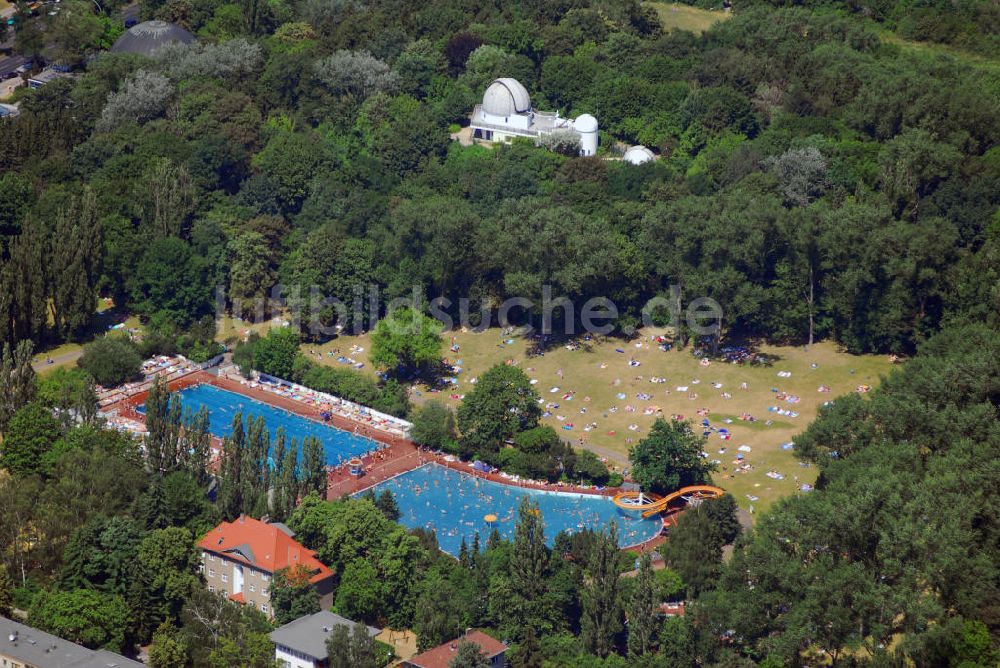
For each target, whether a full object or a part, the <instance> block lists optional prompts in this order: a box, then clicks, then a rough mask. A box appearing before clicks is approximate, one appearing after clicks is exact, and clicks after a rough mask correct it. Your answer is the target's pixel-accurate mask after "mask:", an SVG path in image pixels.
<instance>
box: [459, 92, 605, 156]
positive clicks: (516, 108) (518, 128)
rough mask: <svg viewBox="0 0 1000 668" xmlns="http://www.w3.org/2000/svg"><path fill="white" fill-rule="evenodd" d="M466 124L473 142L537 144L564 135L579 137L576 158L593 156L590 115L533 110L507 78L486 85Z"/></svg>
mask: <svg viewBox="0 0 1000 668" xmlns="http://www.w3.org/2000/svg"><path fill="white" fill-rule="evenodd" d="M469 121H470V122H469V125H470V127H471V128H472V136H473V138H474V139H479V140H483V141H488V142H494V143H496V142H510V141H511V140H512V139H513V138H514V137H526V138H528V139H534V140H536V141H537V140H538V139H540V138H542V137H544V136H545V135H548V134H551V133H553V132H556V131H566V132H573V133H576V134H577V135H579V137H580V155H584V156H587V155H594V154H596V153H597V119H596V118H594V117H593V116H591V115H590V114H582V115H581V116H578V117H577V118H575V119H573V118H562V117H561V116H560V115H559V112H558V111H538V110H537V109H533V108H532V106H531V96H530V95H528V89H526V88H525V87H524V86H522V85H521V83H520V82H519V81H518V80H517V79H512V78H510V77H502V78H500V79H496V80H494V81H493V83H491V84H490V85H489V87H488V88H487V89H486V92H485V93H484V94H483V101H482V103H481V104H477V105H476V106H475V108H474V109H473V110H472V116H471V117H470V119H469Z"/></svg>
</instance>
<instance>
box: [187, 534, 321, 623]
mask: <svg viewBox="0 0 1000 668" xmlns="http://www.w3.org/2000/svg"><path fill="white" fill-rule="evenodd" d="M294 536H295V534H294V533H293V532H292V530H291V529H289V528H288V527H286V526H285V525H284V524H278V523H274V524H268V523H266V522H261V521H260V520H255V519H254V518H252V517H247V516H246V515H241V516H240V518H239V519H237V520H236V521H234V522H223V523H222V524H220V525H219V526H217V527H215V528H214V529H212V530H211V531H209V532H208V533H207V534H205V537H204V538H202V539H201V540H200V541H198V547H199V548H200V549H201V552H202V554H201V563H202V570H203V572H204V574H205V580H206V581H207V582H208V589H209V591H213V592H218V593H219V594H221V595H223V596H226V597H228V598H230V599H232V600H234V601H238V602H240V603H246V604H247V605H252V606H254V607H257V608H259V609H260V610H261V612H264V613H265V614H267V615H268V616H273V612H272V610H271V609H270V602H271V578H272V577H273V576H274V574H275V573H276V572H278V571H280V570H282V569H286V568H287V569H289V571H292V572H294V571H296V570H299V567H301V569H304V570H305V571H306V572H307V573H308V575H309V582H310V583H312V585H313V586H314V587H316V590H317V592H318V593H319V595H320V604H321V605H323V606H324V607H328V606H329V605H331V604H332V600H330V599H332V597H333V596H332V593H333V571H331V570H330V569H329V568H328V567H327V566H326V565H324V564H323V563H322V562H320V561H319V559H317V558H316V553H315V552H313V551H312V550H309V549H307V548H306V547H304V546H303V545H302V544H301V543H299V542H298V541H296V540H295V538H294Z"/></svg>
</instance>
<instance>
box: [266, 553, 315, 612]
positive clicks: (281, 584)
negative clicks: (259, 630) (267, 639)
mask: <svg viewBox="0 0 1000 668" xmlns="http://www.w3.org/2000/svg"><path fill="white" fill-rule="evenodd" d="M309 576H310V573H309V570H308V569H306V568H305V567H303V566H302V565H298V566H296V567H295V569H294V570H290V569H288V568H283V569H281V570H279V571H277V572H275V574H274V579H273V581H272V582H271V608H272V609H273V611H274V621H275V623H276V624H278V625H279V626H281V625H283V624H287V623H288V622H291V621H293V620H296V619H298V618H299V617H304V616H306V615H311V614H313V613H314V612H319V594H317V593H316V589H315V588H314V587H313V586H312V584H311V583H310V582H309Z"/></svg>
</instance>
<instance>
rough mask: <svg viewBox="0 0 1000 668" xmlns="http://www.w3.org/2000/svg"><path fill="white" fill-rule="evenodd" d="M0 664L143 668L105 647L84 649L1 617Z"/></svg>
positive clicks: (13, 666)
mask: <svg viewBox="0 0 1000 668" xmlns="http://www.w3.org/2000/svg"><path fill="white" fill-rule="evenodd" d="M0 666H2V667H3V668H143V664H141V663H139V662H138V661H133V660H132V659H127V658H125V657H124V656H122V655H121V654H115V653H114V652H109V651H107V650H105V649H98V650H93V649H87V648H86V647H83V646H81V645H77V644H76V643H72V642H70V641H68V640H64V639H62V638H60V637H58V636H54V635H52V634H51V633H46V632H45V631H39V630H38V629H36V628H33V627H31V626H28V625H27V624H22V623H21V622H18V621H14V620H13V619H8V618H6V617H0Z"/></svg>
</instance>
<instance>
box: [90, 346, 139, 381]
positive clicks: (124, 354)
mask: <svg viewBox="0 0 1000 668" xmlns="http://www.w3.org/2000/svg"><path fill="white" fill-rule="evenodd" d="M77 364H78V365H79V366H80V368H81V369H83V370H84V371H86V372H87V373H89V374H90V376H91V377H92V378H93V379H94V380H95V381H96V382H97V383H98V384H99V385H103V386H105V387H114V386H115V385H121V384H122V383H124V382H125V381H127V380H131V379H133V378H135V377H136V376H137V375H138V374H139V367H140V366H141V365H142V358H141V357H139V352H138V350H137V349H136V347H135V345H134V344H133V343H132V342H131V341H129V340H128V339H125V338H123V337H120V336H105V337H102V338H99V339H97V340H96V341H94V342H93V343H88V344H87V345H86V346H84V347H83V355H81V356H80V359H79V360H78V361H77Z"/></svg>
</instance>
